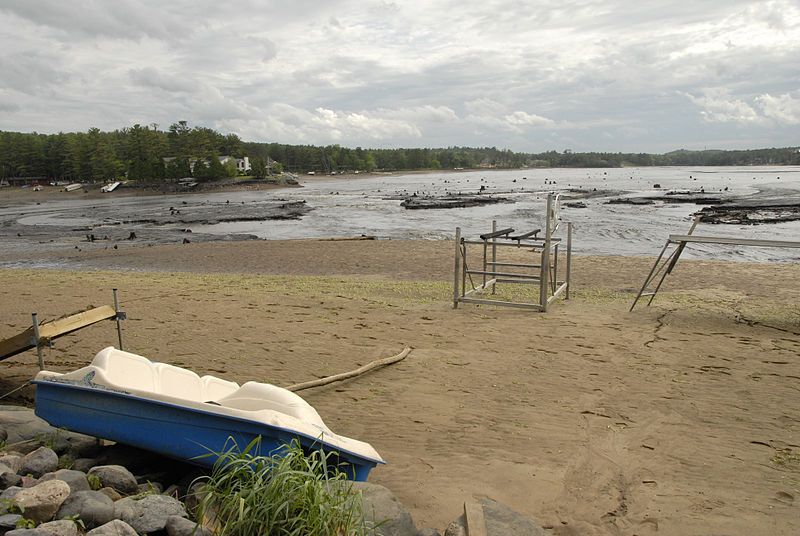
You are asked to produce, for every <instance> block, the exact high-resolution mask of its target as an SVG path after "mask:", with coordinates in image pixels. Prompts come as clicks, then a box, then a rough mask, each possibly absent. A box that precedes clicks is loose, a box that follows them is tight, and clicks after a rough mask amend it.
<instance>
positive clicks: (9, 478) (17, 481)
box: [0, 471, 22, 489]
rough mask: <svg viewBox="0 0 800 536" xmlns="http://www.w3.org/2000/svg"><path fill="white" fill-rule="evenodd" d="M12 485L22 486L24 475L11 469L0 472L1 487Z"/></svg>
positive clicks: (5, 487) (6, 487)
mask: <svg viewBox="0 0 800 536" xmlns="http://www.w3.org/2000/svg"><path fill="white" fill-rule="evenodd" d="M12 486H19V487H22V477H21V476H19V475H18V474H17V473H12V472H10V471H8V472H5V473H2V474H0V489H8V488H10V487H12Z"/></svg>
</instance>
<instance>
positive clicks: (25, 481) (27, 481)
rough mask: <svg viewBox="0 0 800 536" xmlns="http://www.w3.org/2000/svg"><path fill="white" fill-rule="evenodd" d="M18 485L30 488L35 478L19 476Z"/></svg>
mask: <svg viewBox="0 0 800 536" xmlns="http://www.w3.org/2000/svg"><path fill="white" fill-rule="evenodd" d="M19 480H20V485H21V486H22V487H23V488H32V487H33V486H35V485H36V482H37V479H36V478H33V477H32V476H21V477H19Z"/></svg>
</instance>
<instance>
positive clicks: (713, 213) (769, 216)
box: [697, 201, 800, 225]
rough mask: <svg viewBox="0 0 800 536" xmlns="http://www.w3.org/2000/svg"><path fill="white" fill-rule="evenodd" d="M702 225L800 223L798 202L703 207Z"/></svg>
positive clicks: (761, 202) (701, 212) (738, 203)
mask: <svg viewBox="0 0 800 536" xmlns="http://www.w3.org/2000/svg"><path fill="white" fill-rule="evenodd" d="M697 214H699V215H700V216H702V217H703V220H702V221H703V223H713V224H733V225H759V224H762V223H785V222H790V221H800V202H798V201H755V202H737V203H731V204H720V205H713V206H710V207H704V208H703V209H702V210H700V212H698V213H697Z"/></svg>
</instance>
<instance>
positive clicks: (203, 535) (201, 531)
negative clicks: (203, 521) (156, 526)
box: [166, 516, 212, 536]
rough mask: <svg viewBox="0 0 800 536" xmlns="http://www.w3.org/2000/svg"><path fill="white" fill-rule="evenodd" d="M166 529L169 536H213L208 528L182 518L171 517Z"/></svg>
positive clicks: (168, 519)
mask: <svg viewBox="0 0 800 536" xmlns="http://www.w3.org/2000/svg"><path fill="white" fill-rule="evenodd" d="M166 529H167V536H212V532H211V531H210V530H209V529H208V528H207V527H204V526H202V525H198V524H197V523H195V522H194V521H190V520H188V519H186V518H185V517H181V516H169V517H168V518H167V525H166Z"/></svg>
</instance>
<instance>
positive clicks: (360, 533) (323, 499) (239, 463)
mask: <svg viewBox="0 0 800 536" xmlns="http://www.w3.org/2000/svg"><path fill="white" fill-rule="evenodd" d="M258 447H259V441H258V440H255V441H253V442H251V443H250V444H249V445H248V446H247V447H246V448H245V449H244V450H243V451H239V450H238V449H237V448H236V447H234V448H233V449H231V450H229V451H227V452H224V453H222V454H220V455H219V459H218V460H217V462H216V463H215V465H214V469H213V471H212V474H211V476H208V477H201V478H200V479H198V481H199V482H201V486H200V489H199V491H198V495H199V503H198V509H197V518H198V520H200V521H201V522H207V523H209V524H210V525H212V526H213V528H214V530H215V533H216V534H219V535H223V536H252V535H253V534H264V535H270V536H365V535H367V534H369V527H368V526H367V523H366V522H365V521H364V515H363V509H362V502H361V495H360V494H356V493H353V492H352V485H351V484H349V483H347V482H343V481H344V480H346V478H345V475H344V474H343V473H341V472H339V471H337V469H336V468H335V465H334V464H332V463H331V464H329V463H328V461H329V460H328V458H329V457H330V456H331V455H330V454H325V453H324V452H322V451H321V450H320V451H312V452H310V453H306V452H304V451H303V449H302V447H301V446H300V444H299V442H297V441H296V440H294V441H292V443H290V444H289V445H285V446H283V447H282V448H281V449H280V450H279V452H277V453H275V454H273V455H272V456H260V455H255V454H252V453H253V452H259V448H258Z"/></svg>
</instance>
